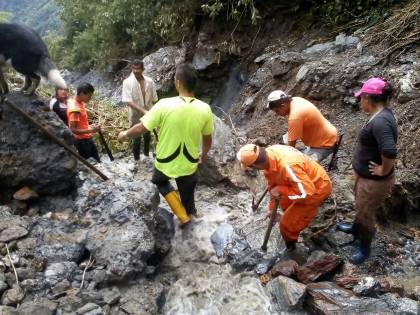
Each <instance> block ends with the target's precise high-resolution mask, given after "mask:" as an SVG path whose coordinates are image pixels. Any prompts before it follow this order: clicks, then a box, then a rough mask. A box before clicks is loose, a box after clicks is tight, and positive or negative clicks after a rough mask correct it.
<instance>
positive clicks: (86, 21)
mask: <svg viewBox="0 0 420 315" xmlns="http://www.w3.org/2000/svg"><path fill="white" fill-rule="evenodd" d="M55 2H56V3H57V5H58V6H59V7H60V8H61V11H60V16H61V19H62V22H63V23H64V27H65V33H64V34H63V36H61V37H60V36H51V35H47V36H46V39H47V42H48V44H49V46H50V48H51V53H52V56H53V59H54V60H56V61H58V60H59V61H60V65H61V66H63V67H71V68H73V69H80V70H87V69H90V68H92V67H98V66H99V67H106V66H107V65H108V63H110V62H113V61H115V60H118V59H125V58H126V57H127V56H133V55H144V54H145V53H148V52H150V51H151V50H153V49H156V48H158V47H161V46H163V45H168V44H178V43H179V42H180V41H181V40H182V39H183V38H184V37H188V36H191V34H193V33H194V31H195V27H196V25H198V24H199V22H200V19H203V18H206V17H207V18H211V19H214V20H216V21H217V22H219V23H228V22H229V21H234V22H235V24H238V23H240V22H244V23H249V22H251V23H252V24H258V23H259V22H260V21H262V20H264V18H266V17H270V18H273V17H275V18H277V19H281V18H282V17H288V16H291V15H293V16H295V17H296V18H297V19H299V17H300V16H302V15H306V16H308V15H309V16H310V17H312V18H313V19H314V20H316V21H318V22H321V23H323V24H326V25H340V24H343V23H348V22H351V21H356V20H358V19H360V18H363V17H366V16H374V17H375V18H376V19H378V18H379V17H382V16H383V13H384V12H385V11H386V10H388V9H389V8H390V7H391V6H393V5H395V4H396V3H401V2H406V1H402V0H355V1H347V0H296V1H286V0H266V1H257V0H178V1H176V0H157V1H147V0H136V1H134V0H91V1H85V0H72V1H69V0H55Z"/></svg>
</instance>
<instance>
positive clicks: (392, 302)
mask: <svg viewBox="0 0 420 315" xmlns="http://www.w3.org/2000/svg"><path fill="white" fill-rule="evenodd" d="M380 300H381V301H383V302H385V303H386V304H387V306H388V307H389V310H391V311H392V312H393V313H394V314H405V315H417V314H418V312H419V302H418V301H414V300H412V299H409V298H396V297H395V296H394V295H393V294H392V293H386V294H384V295H382V296H381V297H380Z"/></svg>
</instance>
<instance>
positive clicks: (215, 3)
mask: <svg viewBox="0 0 420 315" xmlns="http://www.w3.org/2000/svg"><path fill="white" fill-rule="evenodd" d="M201 8H202V9H203V11H204V12H205V13H206V14H208V15H209V16H210V17H211V18H215V17H217V16H220V15H222V14H226V17H227V19H228V20H230V19H231V20H234V21H240V20H241V19H242V18H244V17H245V16H248V15H249V18H250V19H251V22H252V24H256V23H257V21H258V19H260V18H261V17H260V15H259V11H258V9H257V8H256V6H255V5H254V1H253V0H211V1H208V2H206V3H205V4H203V5H201Z"/></svg>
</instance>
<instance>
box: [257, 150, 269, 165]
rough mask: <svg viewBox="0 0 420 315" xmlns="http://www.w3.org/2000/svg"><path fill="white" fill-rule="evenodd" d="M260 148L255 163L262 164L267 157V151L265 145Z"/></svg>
mask: <svg viewBox="0 0 420 315" xmlns="http://www.w3.org/2000/svg"><path fill="white" fill-rule="evenodd" d="M259 148H260V152H259V153H258V157H257V159H256V160H255V162H254V164H261V163H264V162H265V160H266V159H267V152H266V151H265V148H264V147H259Z"/></svg>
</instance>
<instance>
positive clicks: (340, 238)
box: [328, 231, 354, 246]
mask: <svg viewBox="0 0 420 315" xmlns="http://www.w3.org/2000/svg"><path fill="white" fill-rule="evenodd" d="M328 241H329V242H330V243H332V245H335V246H344V245H347V244H350V243H351V242H353V241H354V237H353V235H351V234H348V233H344V232H341V231H337V232H334V233H331V234H329V235H328Z"/></svg>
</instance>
